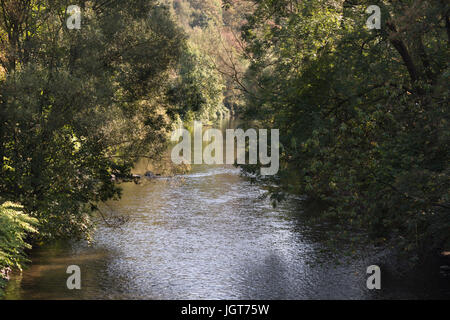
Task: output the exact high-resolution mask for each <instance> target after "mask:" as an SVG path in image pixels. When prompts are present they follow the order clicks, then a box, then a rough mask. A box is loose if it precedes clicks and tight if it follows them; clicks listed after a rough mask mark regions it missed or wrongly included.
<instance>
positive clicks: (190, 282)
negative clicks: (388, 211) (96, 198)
mask: <svg viewBox="0 0 450 320" xmlns="http://www.w3.org/2000/svg"><path fill="white" fill-rule="evenodd" d="M122 187H123V189H124V190H123V197H122V199H121V200H120V201H117V202H110V203H108V206H109V207H110V208H113V209H114V211H115V212H118V213H120V214H121V215H125V216H127V218H128V219H127V222H126V224H124V225H122V226H121V227H120V228H109V227H107V226H106V225H104V224H100V225H99V227H98V230H97V231H96V233H95V235H94V243H93V245H92V246H87V245H86V244H83V243H59V244H54V245H51V246H45V247H43V248H39V249H36V250H34V251H33V254H32V264H31V265H30V267H29V268H28V269H27V270H25V271H24V272H23V273H22V274H21V275H15V276H13V277H12V279H11V282H10V283H9V285H8V287H7V289H6V296H5V297H6V299H373V298H375V299H378V298H400V299H406V298H430V297H433V298H436V297H438V298H444V297H448V296H445V295H444V293H442V288H441V287H440V286H441V282H442V281H441V280H442V279H440V278H439V277H437V278H436V276H435V274H434V273H432V272H431V273H427V274H425V275H424V274H417V277H416V278H418V279H419V278H420V279H422V281H421V282H420V283H414V281H413V283H411V282H410V281H408V280H398V279H397V278H396V277H395V276H392V277H390V276H389V274H387V276H386V277H384V278H382V283H383V289H382V290H381V291H380V292H376V293H374V292H371V291H369V290H367V288H366V279H367V276H366V274H365V272H366V268H367V267H368V266H369V265H370V264H368V263H373V261H368V260H361V259H359V260H353V261H351V262H349V263H346V264H338V263H336V261H335V260H334V259H333V258H332V257H331V256H329V257H328V256H326V255H325V256H324V255H323V254H322V253H321V250H320V249H321V248H322V247H323V245H322V244H321V241H320V237H321V236H323V234H321V233H320V232H318V231H317V230H315V229H313V228H311V227H310V226H308V223H306V220H305V219H307V217H306V215H305V214H304V212H303V209H302V208H303V205H302V201H301V200H300V199H298V198H294V197H293V198H292V199H289V200H287V201H285V202H283V203H282V204H281V205H279V206H278V207H276V208H273V207H272V206H271V204H270V202H269V201H268V200H261V199H260V198H261V195H262V194H263V193H264V191H263V189H262V188H261V187H260V186H258V185H255V184H251V183H250V182H249V181H247V180H246V179H244V178H242V177H241V176H240V174H239V170H238V169H236V168H234V167H232V166H227V165H217V166H205V165H196V166H194V167H193V170H192V172H190V173H189V174H186V175H183V176H177V177H174V178H160V179H155V180H151V181H144V182H143V183H142V184H140V185H136V184H134V183H124V184H122ZM69 265H78V266H80V268H81V272H82V289H81V290H78V291H77V290H75V291H70V290H68V289H67V288H66V280H67V277H68V275H67V274H66V269H67V267H68V266H69ZM436 279H437V280H436ZM425 282H426V283H428V286H423V285H422V284H423V283H425Z"/></svg>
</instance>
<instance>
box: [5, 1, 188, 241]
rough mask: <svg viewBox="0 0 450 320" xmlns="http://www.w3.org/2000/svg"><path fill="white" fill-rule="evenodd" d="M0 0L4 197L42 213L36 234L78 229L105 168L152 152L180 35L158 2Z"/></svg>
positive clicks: (86, 225)
mask: <svg viewBox="0 0 450 320" xmlns="http://www.w3.org/2000/svg"><path fill="white" fill-rule="evenodd" d="M69 4H70V3H69V2H68V1H62V0H57V1H55V0H52V1H38V0H35V1H2V6H1V8H0V17H1V19H0V21H1V22H0V37H1V39H2V41H1V42H0V43H1V44H0V45H1V54H0V65H1V66H2V70H3V75H2V77H0V170H1V174H0V196H1V197H2V198H4V199H8V200H11V201H14V202H17V203H21V204H22V205H23V206H24V211H25V212H26V213H27V214H29V215H30V216H32V217H35V218H38V220H39V222H40V234H39V237H41V238H46V239H48V238H55V237H76V238H80V237H85V236H86V235H87V234H88V231H89V230H90V229H91V228H92V219H91V213H92V209H94V208H95V203H96V202H100V201H105V200H107V199H110V198H115V197H118V196H120V189H119V188H118V187H117V186H116V185H114V183H113V182H112V181H111V174H115V175H117V176H120V175H128V174H129V173H130V169H131V167H132V164H133V162H134V161H135V159H136V158H138V157H139V156H141V155H145V156H147V157H156V156H158V155H159V153H160V151H161V150H162V149H163V148H164V145H165V137H166V135H167V132H168V130H169V129H170V126H171V121H170V119H169V118H168V117H167V115H166V111H167V109H169V106H168V102H167V98H166V96H165V92H166V91H167V88H168V86H169V82H170V79H169V75H170V73H171V72H173V70H175V69H176V67H177V65H178V61H179V57H180V56H181V53H182V51H183V48H184V35H183V34H182V32H181V31H180V30H179V28H178V27H177V26H176V25H175V24H174V22H173V21H172V20H171V18H170V14H169V12H168V10H167V8H165V7H163V6H160V5H158V3H157V1H147V0H133V1H129V2H127V5H126V6H123V5H122V3H120V2H118V1H108V2H105V1H79V2H78V4H79V6H80V7H81V8H82V27H81V29H80V30H68V29H67V28H66V27H65V19H66V15H65V10H66V8H67V6H68V5H69Z"/></svg>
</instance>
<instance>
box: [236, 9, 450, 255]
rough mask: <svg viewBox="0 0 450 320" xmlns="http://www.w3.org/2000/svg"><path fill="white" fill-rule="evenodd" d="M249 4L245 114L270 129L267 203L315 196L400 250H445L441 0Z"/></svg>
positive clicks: (449, 31)
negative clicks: (279, 161) (273, 163)
mask: <svg viewBox="0 0 450 320" xmlns="http://www.w3.org/2000/svg"><path fill="white" fill-rule="evenodd" d="M254 3H255V6H256V10H255V12H254V14H252V15H250V16H249V17H248V23H247V24H246V25H245V26H244V28H243V37H244V39H245V40H246V44H247V50H248V51H247V52H248V55H249V56H250V59H251V62H252V64H251V66H250V68H249V71H248V73H247V78H246V80H247V83H246V88H247V90H248V95H247V96H248V109H247V116H248V117H249V118H252V119H259V120H261V121H262V122H263V123H265V125H266V126H272V127H275V128H279V129H280V131H281V139H282V141H281V143H282V158H283V160H284V161H283V162H284V166H285V170H284V171H283V172H282V173H281V174H280V176H281V179H282V181H283V182H284V183H282V184H280V185H278V187H274V188H271V191H272V195H273V197H274V199H280V198H282V197H283V193H285V192H296V193H300V194H305V195H307V196H309V198H311V199H318V200H321V201H325V202H326V203H327V204H328V206H329V209H328V210H327V211H326V217H328V218H333V219H334V220H335V221H336V222H337V223H338V224H339V225H342V226H347V227H350V228H355V229H359V230H361V229H363V230H367V231H368V232H367V235H368V238H369V239H371V240H375V241H376V242H377V243H387V242H388V241H390V242H391V243H392V244H394V245H396V246H397V247H398V248H399V249H401V250H404V251H406V252H415V253H417V252H422V253H426V252H430V251H432V249H433V248H441V249H442V248H443V247H447V248H448V247H449V246H450V239H449V232H448V230H450V218H449V208H450V201H449V200H450V198H449V167H448V164H449V161H448V160H449V150H450V149H449V141H450V139H449V130H448V127H449V122H448V121H449V109H448V108H449V100H448V97H449V87H448V78H449V75H450V72H449V71H450V70H449V66H448V61H449V50H448V48H449V47H448V46H449V37H450V23H449V6H448V4H447V3H445V2H444V1H438V0H434V1H415V0H411V1H401V2H400V1H395V2H394V1H344V0H342V1H331V0H319V1H301V2H296V1H287V0H286V1H268V0H261V1H254ZM369 5H378V6H380V7H381V12H382V26H381V29H380V30H368V29H367V28H366V26H365V25H366V20H367V19H368V17H369V15H368V14H366V13H365V10H366V8H367V7H368V6H369ZM335 236H336V235H335ZM338 236H339V235H338Z"/></svg>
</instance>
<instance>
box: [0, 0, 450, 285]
mask: <svg viewBox="0 0 450 320" xmlns="http://www.w3.org/2000/svg"><path fill="white" fill-rule="evenodd" d="M71 4H73V3H70V1H65V0H31V1H25V0H0V170H1V173H0V204H1V206H0V271H1V273H0V278H6V277H7V274H8V272H9V271H10V270H11V269H21V268H22V267H23V265H24V263H26V261H27V259H26V253H25V251H26V250H27V249H29V248H30V247H31V244H36V245H38V244H42V243H45V242H49V241H53V240H54V239H59V238H69V239H83V238H84V239H89V236H90V234H91V231H92V230H93V228H94V227H95V223H94V220H95V219H94V217H95V214H96V211H97V209H98V204H99V203H102V202H104V201H107V200H109V199H118V198H120V196H121V189H120V187H119V186H118V185H117V184H115V182H114V181H113V180H112V179H111V176H117V177H127V176H130V175H131V169H132V168H133V164H134V163H135V162H136V160H137V159H139V158H141V157H147V158H151V159H155V160H156V161H157V160H158V157H160V156H161V154H162V153H163V152H164V150H166V148H167V146H168V139H169V134H170V132H171V131H172V130H173V129H174V128H175V126H176V125H177V124H179V123H180V122H182V121H185V122H189V121H192V120H202V121H204V122H208V123H213V122H214V121H215V120H217V119H220V118H222V117H226V116H239V117H241V118H243V119H245V120H248V121H251V123H252V125H254V126H255V125H257V126H260V127H264V128H276V129H279V130H280V139H281V162H282V170H281V171H280V173H279V175H277V176H275V177H272V178H270V179H269V178H267V177H257V179H256V180H258V183H262V184H265V185H267V189H268V191H269V194H270V196H271V198H272V200H273V201H274V203H276V202H278V201H282V200H283V199H284V198H285V196H286V195H288V194H299V195H304V196H306V197H307V199H308V202H318V203H321V204H323V207H324V209H323V210H322V211H321V212H320V213H317V216H316V217H313V218H314V219H327V220H328V221H333V223H335V224H336V225H337V226H342V229H341V230H343V231H342V232H339V233H333V234H330V238H332V239H339V238H352V239H353V241H355V242H356V243H371V244H376V245H381V246H389V247H394V248H396V249H398V250H399V252H403V253H406V254H407V255H408V257H409V258H410V259H411V260H412V261H418V259H419V258H421V257H425V256H427V255H429V254H437V253H438V252H442V251H448V249H450V193H449V190H450V189H449V186H450V179H449V173H450V172H449V170H450V169H449V159H450V157H449V150H450V145H449V144H450V130H449V94H450V89H449V86H448V83H449V77H450V68H449V65H448V63H449V55H450V51H449V40H450V6H449V4H448V2H447V1H444V0H429V1H421V0H408V1H387V0H382V1H380V0H373V1H365V0H361V1H358V0H351V1H350V0H304V1H292V0H280V1H272V0H253V1H250V0H249V1H237V0H236V1H235V0H228V1H219V0H204V1H201V0H164V1H156V0H132V1H127V2H126V5H125V4H124V3H123V2H122V1H105V0H103V1H102V0H98V1H86V0H79V1H78V2H77V5H79V7H80V8H81V11H82V22H81V28H80V29H79V30H76V29H75V30H72V29H69V28H67V26H66V20H67V17H68V14H67V12H66V9H67V7H68V6H69V5H71ZM370 5H377V6H379V7H380V8H381V25H380V28H376V29H368V28H367V26H366V21H367V19H368V18H369V16H370V14H368V13H367V12H366V9H367V8H368V7H369V6H370ZM243 170H244V171H245V172H247V173H249V174H254V173H257V172H258V171H259V170H256V168H255V167H249V166H244V167H243ZM252 176H253V175H252ZM338 229H339V228H338ZM352 230H357V231H358V232H352ZM361 230H363V231H364V232H360V231H361ZM356 235H357V236H356ZM0 281H1V280H0Z"/></svg>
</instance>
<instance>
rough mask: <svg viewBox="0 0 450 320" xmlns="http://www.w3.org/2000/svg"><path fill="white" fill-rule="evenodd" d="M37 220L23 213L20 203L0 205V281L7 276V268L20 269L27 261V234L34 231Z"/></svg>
mask: <svg viewBox="0 0 450 320" xmlns="http://www.w3.org/2000/svg"><path fill="white" fill-rule="evenodd" d="M36 225H37V220H36V219H35V218H32V217H30V216H28V215H26V214H24V213H23V208H22V206H20V205H17V204H14V203H12V202H5V203H3V204H2V205H0V281H1V280H2V279H1V278H4V277H6V276H7V274H6V269H7V268H18V269H21V268H22V266H23V264H24V262H26V261H27V259H26V256H25V254H24V250H25V249H30V248H31V245H30V244H28V243H27V242H26V237H27V236H28V235H29V234H32V233H36V232H37V230H36V228H35V227H36Z"/></svg>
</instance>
